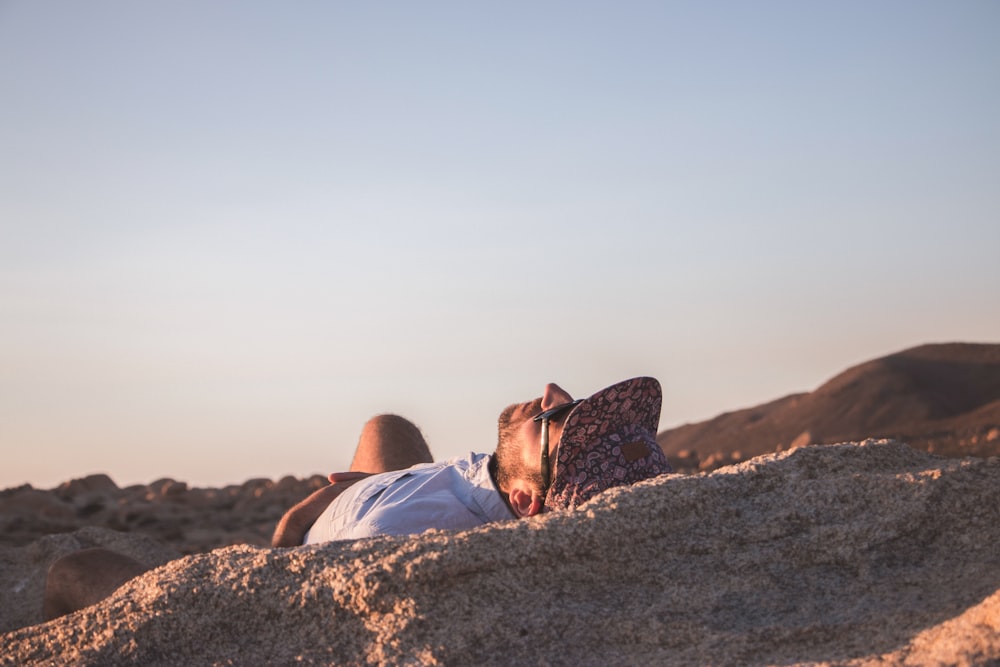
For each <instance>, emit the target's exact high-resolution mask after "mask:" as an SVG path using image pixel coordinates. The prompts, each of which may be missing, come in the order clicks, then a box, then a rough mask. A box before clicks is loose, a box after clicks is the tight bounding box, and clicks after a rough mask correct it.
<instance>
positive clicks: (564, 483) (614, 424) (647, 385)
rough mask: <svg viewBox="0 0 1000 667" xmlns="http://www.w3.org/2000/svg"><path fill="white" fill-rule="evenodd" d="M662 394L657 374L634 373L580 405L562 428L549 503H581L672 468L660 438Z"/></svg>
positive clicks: (557, 506) (553, 505) (553, 506)
mask: <svg viewBox="0 0 1000 667" xmlns="http://www.w3.org/2000/svg"><path fill="white" fill-rule="evenodd" d="M661 397H662V393H661V390H660V383H659V382H657V381H656V380H655V379H654V378H648V377H645V378H634V379H631V380H625V381H624V382H619V383H618V384H615V385H612V386H610V387H608V388H606V389H603V390H601V391H599V392H597V393H596V394H594V395H593V396H591V397H590V398H588V399H586V400H584V401H583V402H581V403H580V404H579V405H578V406H576V408H574V409H573V412H571V413H570V415H569V417H568V418H567V420H566V425H565V427H563V432H562V437H561V438H560V441H559V452H558V455H557V457H556V464H555V470H554V472H553V479H552V485H551V486H550V488H549V493H548V496H547V497H546V501H545V506H546V508H547V509H567V508H572V507H576V506H577V505H580V504H582V503H584V502H586V501H587V500H589V499H590V498H592V497H593V496H595V495H597V494H598V493H600V492H602V491H604V490H606V489H609V488H612V487H615V486H623V485H627V484H634V483H635V482H639V481H641V480H644V479H648V478H650V477H655V476H657V475H661V474H664V473H669V472H673V468H671V467H670V463H668V462H667V457H666V455H664V453H663V450H662V449H661V448H660V446H659V444H657V442H656V430H657V428H658V427H659V421H660V404H661V400H662V398H661Z"/></svg>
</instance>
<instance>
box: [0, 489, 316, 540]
mask: <svg viewBox="0 0 1000 667" xmlns="http://www.w3.org/2000/svg"><path fill="white" fill-rule="evenodd" d="M326 484H327V481H326V478H325V477H322V476H319V475H316V476H313V477H309V478H307V479H296V478H294V477H284V478H282V479H280V480H278V481H276V482H275V481H272V480H268V479H253V480H250V481H248V482H245V483H243V484H239V485H232V486H227V487H225V488H221V489H211V488H207V489H206V488H190V487H188V485H187V484H185V483H184V482H178V481H175V480H172V479H161V480H158V481H156V482H153V483H152V484H149V485H137V486H128V487H125V488H119V487H118V486H117V485H116V484H115V483H114V481H113V480H112V479H111V478H110V477H108V476H107V475H91V476H89V477H84V478H82V479H75V480H72V481H69V482H66V483H64V484H61V485H60V486H58V487H56V488H54V489H49V490H42V489H35V488H33V487H31V486H30V485H25V486H20V487H16V488H11V489H6V490H3V491H0V545H6V546H23V545H26V544H29V543H31V542H33V541H34V540H37V539H38V538H40V537H42V536H44V535H49V534H55V533H67V532H70V531H74V530H78V529H80V528H83V527H86V526H99V527H103V528H110V529H112V530H117V531H125V532H136V533H140V534H144V535H148V536H150V537H153V538H155V539H157V540H160V541H161V542H163V543H164V544H169V545H171V546H173V547H174V548H176V549H177V550H178V551H180V552H181V553H185V554H190V553H198V552H203V551H210V550H212V549H215V548H217V547H222V546H228V545H231V544H252V545H258V546H266V545H268V544H270V538H271V533H272V532H273V531H274V526H275V524H276V523H277V521H278V519H279V518H281V515H282V514H283V513H284V512H285V511H286V510H287V509H288V508H290V507H291V506H292V505H294V504H295V503H297V502H299V501H300V500H302V499H303V498H305V497H306V496H307V495H309V494H310V493H312V492H313V491H314V490H316V489H318V488H320V487H321V486H325V485H326Z"/></svg>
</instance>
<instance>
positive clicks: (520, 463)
mask: <svg viewBox="0 0 1000 667" xmlns="http://www.w3.org/2000/svg"><path fill="white" fill-rule="evenodd" d="M541 406H542V399H541V398H537V399H535V400H533V401H529V402H527V403H515V404H513V405H508V406H507V407H506V408H504V410H503V411H502V412H501V413H500V416H499V417H498V418H497V449H496V454H495V456H496V462H497V486H499V487H500V489H501V490H503V491H506V490H507V489H509V488H510V483H511V482H513V481H515V480H518V479H523V480H527V481H528V482H530V483H531V485H532V487H533V488H535V489H537V490H538V491H539V492H540V491H541V488H542V475H541V472H540V471H539V470H537V469H536V468H529V467H528V466H527V465H526V464H525V462H524V447H525V445H524V442H523V441H522V440H521V438H520V431H521V427H522V426H523V425H524V422H525V421H526V420H528V419H531V418H532V417H533V416H534V415H536V414H538V413H539V412H541Z"/></svg>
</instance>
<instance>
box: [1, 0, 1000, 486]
mask: <svg viewBox="0 0 1000 667" xmlns="http://www.w3.org/2000/svg"><path fill="white" fill-rule="evenodd" d="M998 34H1000V3H998V2H996V1H995V0H986V1H982V2H975V1H956V2H938V1H934V2H921V1H915V0H903V1H898V2H897V1H881V0H880V1H877V2H869V1H857V2H850V1H838V2H824V3H821V2H798V1H789V2H767V1H764V2H752V3H751V2H741V1H740V2H714V1H713V2H700V1H699V2H579V1H573V2H502V3H473V2H420V3H417V2H379V3H370V2H357V3H339V2H277V1H275V2H252V1H247V0H241V1H239V2H204V0H197V1H192V2H183V1H177V2H175V1H171V2H158V3H152V2H132V1H130V0H129V1H126V0H121V1H117V2H107V1H100V0H89V1H88V2H78V1H76V0H66V1H62V2H54V1H49V0H19V1H11V0H6V1H0V450H2V458H0V460H2V463H0V487H6V486H13V485H16V484H20V483H23V482H30V483H32V484H33V485H35V486H38V487H42V488H46V487H49V486H54V485H56V484H58V483H59V482H61V481H63V480H66V479H70V478H73V477H79V476H82V475H85V474H88V473H92V472H107V473H109V474H110V475H111V476H112V477H113V478H114V479H115V480H116V481H117V482H118V483H119V484H121V485H124V484H129V483H136V482H143V483H145V482H150V481H153V480H155V479H158V478H161V477H173V478H175V479H180V480H185V481H188V482H189V483H192V484H198V485H206V484H211V485H216V484H225V483H238V482H242V481H243V480H245V479H247V478H250V477H271V478H276V477H279V476H281V475H284V474H288V473H290V474H295V475H299V476H301V475H307V474H312V473H317V472H319V473H326V472H329V471H332V470H338V469H343V468H345V467H346V465H347V464H348V462H349V459H350V453H351V451H352V449H353V445H354V443H355V441H356V439H357V434H358V432H359V429H360V427H361V424H362V423H363V422H364V420H365V419H366V418H367V417H368V416H370V415H372V414H375V413H378V412H397V413H400V414H404V415H406V416H409V417H410V418H412V419H413V420H414V421H416V422H417V423H418V424H419V425H420V426H421V427H422V428H423V430H424V432H425V434H426V436H427V438H428V440H429V441H430V442H431V446H432V449H433V450H434V452H435V454H437V456H438V457H439V458H445V457H450V456H456V455H459V454H463V453H465V452H467V451H469V450H475V451H491V450H492V448H493V446H494V444H495V423H496V415H497V413H498V412H499V411H500V409H501V408H502V407H504V406H505V405H507V404H508V403H511V402H514V401H518V400H527V399H529V398H532V397H534V396H537V395H539V394H540V392H541V389H542V387H543V385H544V384H545V383H546V382H549V381H556V382H559V383H560V384H561V385H562V386H564V387H565V388H566V389H568V390H569V391H571V392H573V393H574V394H578V395H586V394H589V393H591V392H593V391H595V390H597V389H600V388H601V387H603V386H606V385H608V384H611V383H613V382H615V381H617V380H619V379H623V378H625V377H629V376H633V375H653V376H656V377H658V378H659V379H660V381H661V383H662V384H663V387H664V406H663V416H662V421H661V426H662V427H664V428H666V427H669V426H672V425H677V424H680V423H684V422H689V421H696V420H701V419H705V418H709V417H712V416H715V415H716V414H718V413H720V412H724V411H727V410H731V409H737V408H741V407H747V406H750V405H754V404H757V403H760V402H764V401H767V400H770V399H774V398H777V397H779V396H783V395H786V394H788V393H792V392H796V391H808V390H811V389H814V388H816V387H817V386H818V385H820V384H821V383H822V382H824V381H825V380H827V379H829V378H830V377H831V376H832V375H834V374H836V373H837V372H839V371H841V370H844V369H845V368H847V367H848V366H850V365H853V364H855V363H859V362H861V361H865V360H867V359H871V358H874V357H877V356H882V355H884V354H888V353H891V352H895V351H898V350H901V349H904V348H907V347H910V346H913V345H918V344H921V343H926V342H943V341H957V340H960V341H986V342H1000V259H998V252H1000V39H997V35H998Z"/></svg>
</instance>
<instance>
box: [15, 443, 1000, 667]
mask: <svg viewBox="0 0 1000 667" xmlns="http://www.w3.org/2000/svg"><path fill="white" fill-rule="evenodd" d="M998 545H1000V460H998V459H996V458H990V459H941V458H936V457H933V456H931V455H928V454H925V453H921V452H917V451H915V450H912V449H910V448H908V447H906V446H904V445H901V444H897V443H893V442H875V441H868V442H865V443H862V444H860V445H856V444H845V445H834V446H826V447H806V448H801V449H797V450H793V451H791V452H784V453H781V454H773V455H767V456H762V457H759V458H757V459H754V460H752V461H749V462H746V463H743V464H740V465H738V466H731V467H727V468H723V469H720V470H718V471H716V472H714V473H712V474H709V475H698V476H683V475H673V476H666V477H662V478H659V479H656V480H650V481H648V482H645V483H643V484H641V485H637V486H636V487H633V488H630V489H615V490H612V491H610V492H608V493H606V494H603V495H601V496H599V497H598V498H596V499H594V500H593V501H591V502H590V503H588V504H586V505H584V506H583V507H582V508H580V509H579V510H577V511H575V512H569V513H559V514H552V515H547V516H544V517H539V518H536V519H531V520H525V521H515V522H508V523H504V524H495V525H492V526H488V527H484V528H481V529H477V530H473V531H468V532H463V533H446V532H437V533H434V532H432V533H427V534H424V535H422V536H419V537H413V538H379V539H373V540H363V541H359V542H356V543H338V544H330V545H325V546H320V547H301V548H297V549H279V550H269V549H261V548H257V547H252V546H234V547H228V548H224V549H219V550H216V551H214V552H211V553H207V554H199V555H192V556H187V557H185V558H182V559H180V560H176V561H173V562H171V563H168V564H166V565H164V566H162V567H160V568H159V569H157V570H154V571H152V572H149V573H147V574H145V575H143V576H142V577H139V578H137V579H135V580H133V581H132V582H130V583H128V584H126V585H125V586H123V587H122V588H121V589H119V590H118V591H117V592H116V593H115V594H114V595H113V596H112V597H111V598H109V599H108V600H106V601H104V602H103V603H101V604H99V605H95V606H94V607H91V608H88V609H85V610H82V611H80V612H78V613H76V614H74V615H71V616H69V617H66V618H64V619H60V620H57V621H54V622H52V623H48V624H44V625H38V626H33V627H28V628H22V629H20V630H16V631H14V632H11V633H8V634H6V635H3V636H2V637H0V642H2V645H3V646H4V653H3V655H2V657H0V664H50V663H51V664H101V665H117V664H122V665H124V664H145V665H175V664H194V665H198V664H237V665H243V664H251V665H257V664H279V665H280V664H292V663H296V662H305V663H307V664H368V663H373V664H451V665H466V664H498V665H509V664H550V665H577V664H585V665H616V664H620V665H635V664H671V665H674V664H676V665H687V664H690V665H705V664H713V665H765V664H780V665H789V664H803V663H808V664H913V665H928V664H949V665H955V664H958V665H963V664H964V665H982V664H997V663H1000V547H998ZM28 548H31V547H28ZM28 548H25V549H28ZM3 583H4V586H5V589H6V586H7V582H6V581H5V582H3Z"/></svg>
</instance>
